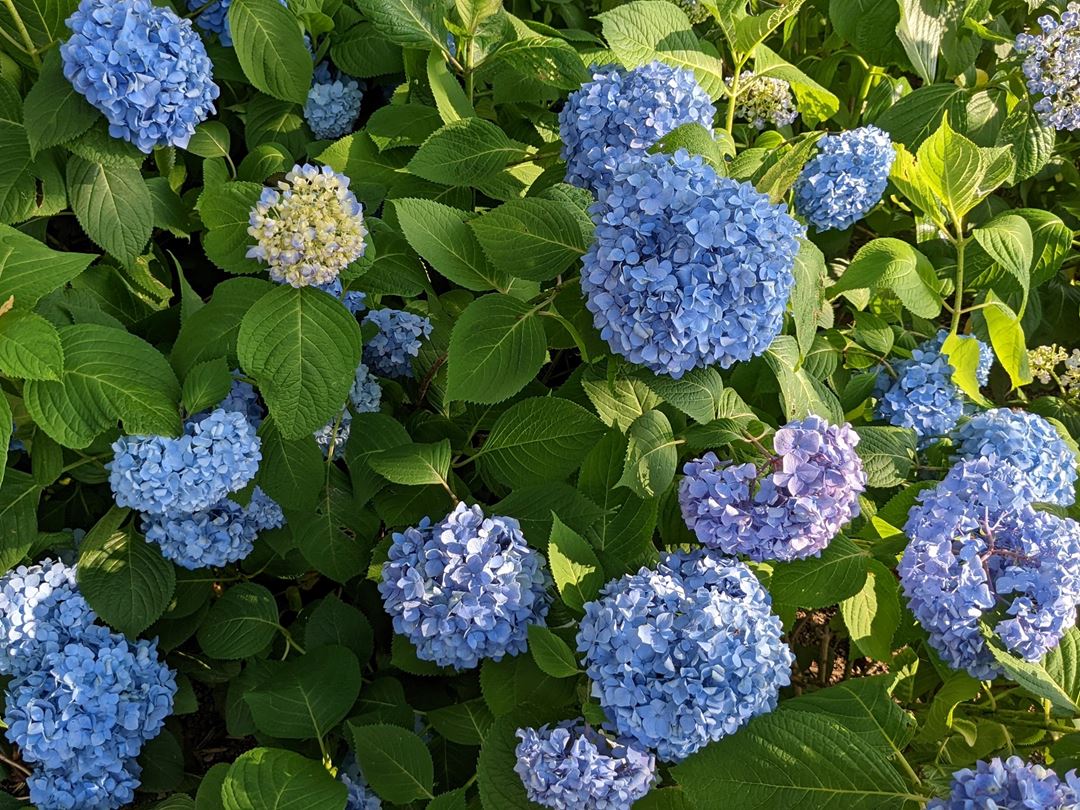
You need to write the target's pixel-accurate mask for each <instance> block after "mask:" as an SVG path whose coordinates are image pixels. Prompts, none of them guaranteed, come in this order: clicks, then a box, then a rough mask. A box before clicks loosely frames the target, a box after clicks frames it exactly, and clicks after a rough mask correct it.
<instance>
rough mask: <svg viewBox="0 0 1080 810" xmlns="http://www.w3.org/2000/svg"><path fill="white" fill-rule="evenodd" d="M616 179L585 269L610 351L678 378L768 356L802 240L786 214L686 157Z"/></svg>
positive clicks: (600, 211) (623, 168) (596, 210)
mask: <svg viewBox="0 0 1080 810" xmlns="http://www.w3.org/2000/svg"><path fill="white" fill-rule="evenodd" d="M613 178H614V179H613V181H612V184H611V187H610V190H609V193H608V195H607V196H606V198H605V199H604V201H603V202H602V203H598V204H596V205H595V206H594V207H593V209H592V214H593V220H594V222H595V223H596V238H595V241H594V242H593V244H592V246H591V247H590V248H589V250H588V252H587V253H586V254H585V257H584V260H583V266H582V270H581V288H582V290H583V292H584V293H585V303H586V306H587V307H588V309H589V311H590V312H592V314H593V323H594V325H595V326H596V328H597V329H599V330H600V336H601V337H602V338H603V339H604V340H606V341H607V342H608V345H609V346H610V347H611V350H612V351H613V352H615V353H616V354H619V355H621V356H623V357H625V358H627V359H628V360H630V361H631V362H633V363H638V364H641V365H644V366H646V367H647V368H649V369H651V370H652V371H654V372H656V373H657V374H668V375H670V376H671V377H673V378H675V379H678V378H680V377H681V376H682V375H683V374H685V373H686V372H687V371H689V370H691V369H694V368H703V367H705V366H710V365H719V366H720V367H721V368H729V367H730V366H731V365H732V364H733V363H735V362H737V361H740V360H749V359H750V358H751V357H754V356H756V355H759V354H761V353H762V352H764V351H765V350H766V349H767V348H768V347H769V344H771V343H772V341H773V338H775V337H776V335H777V334H778V333H779V332H780V328H781V326H782V325H783V318H784V308H785V307H786V306H787V301H788V298H789V296H790V294H791V288H792V285H793V283H794V277H793V276H792V267H793V266H794V263H795V254H796V253H798V250H799V241H798V237H799V236H801V235H802V229H801V227H800V226H799V225H798V224H797V223H796V222H795V220H793V219H792V218H791V217H790V216H788V214H787V212H786V209H785V208H784V207H783V206H780V205H774V204H773V203H771V202H769V198H768V197H766V196H765V195H764V194H760V193H758V192H757V191H755V190H754V187H753V186H752V185H750V184H749V183H739V182H737V181H735V180H732V179H730V178H727V177H719V176H717V174H716V172H715V171H714V170H713V169H712V168H711V167H710V166H709V165H707V164H706V163H704V162H703V161H702V159H701V158H700V157H697V156H694V157H691V156H690V155H689V154H688V153H687V152H685V151H683V150H680V151H679V152H677V153H676V154H675V155H665V154H657V155H649V156H646V157H644V158H642V159H641V160H640V161H636V162H627V163H623V164H621V165H620V166H619V167H618V168H617V169H616V170H615V171H614V175H613Z"/></svg>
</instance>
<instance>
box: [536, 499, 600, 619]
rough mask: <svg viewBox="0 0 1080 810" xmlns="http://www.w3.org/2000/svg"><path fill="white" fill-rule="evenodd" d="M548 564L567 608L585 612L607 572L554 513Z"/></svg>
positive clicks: (576, 535)
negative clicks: (587, 604) (587, 603)
mask: <svg viewBox="0 0 1080 810" xmlns="http://www.w3.org/2000/svg"><path fill="white" fill-rule="evenodd" d="M548 562H549V564H550V565H551V575H552V576H553V577H554V579H555V585H556V587H558V589H559V595H560V596H561V597H562V600H563V602H565V603H566V605H567V607H569V608H571V609H572V610H575V611H578V612H581V611H582V610H583V609H584V607H585V603H586V602H591V601H592V600H593V599H595V598H596V597H597V595H598V594H599V593H600V589H601V588H602V587H603V585H604V569H603V568H602V567H601V566H600V561H599V560H598V559H597V558H596V553H595V552H594V551H593V550H592V546H590V545H589V544H588V543H587V542H585V540H583V539H582V537H581V535H579V534H578V533H577V532H575V531H574V530H573V529H571V528H570V527H569V526H567V525H566V524H564V523H563V522H562V521H561V520H559V517H558V515H556V514H555V513H554V512H552V523H551V539H550V540H549V541H548Z"/></svg>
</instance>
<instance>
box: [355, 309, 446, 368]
mask: <svg viewBox="0 0 1080 810" xmlns="http://www.w3.org/2000/svg"><path fill="white" fill-rule="evenodd" d="M363 323H365V324H368V323H370V324H374V325H375V326H376V327H378V330H379V331H378V332H377V333H376V334H375V336H374V337H372V338H371V339H370V340H368V341H366V342H365V343H364V363H365V364H366V365H367V366H368V368H369V369H370V370H371V371H374V372H375V373H376V374H379V375H381V376H383V377H395V378H398V379H404V378H411V377H412V376H413V368H412V358H414V357H416V356H417V355H418V354H420V345H421V343H422V341H423V340H424V339H425V338H428V337H430V336H431V321H430V320H428V319H427V318H425V317H423V316H422V315H416V314H414V313H412V312H406V311H405V310H401V309H388V308H387V309H374V310H372V311H371V312H369V313H368V314H367V315H365V316H364V320H363Z"/></svg>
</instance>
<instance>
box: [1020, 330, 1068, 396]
mask: <svg viewBox="0 0 1080 810" xmlns="http://www.w3.org/2000/svg"><path fill="white" fill-rule="evenodd" d="M1028 365H1029V366H1030V367H1031V375H1032V376H1033V377H1034V378H1035V379H1036V380H1038V381H1039V382H1041V383H1042V384H1043V385H1056V386H1057V387H1058V389H1060V391H1061V393H1062V395H1063V396H1065V397H1067V398H1069V399H1077V398H1080V349H1073V350H1072V352H1068V351H1066V350H1065V349H1063V348H1062V347H1061V346H1058V345H1057V344H1056V343H1051V344H1050V345H1049V346H1039V347H1037V348H1035V349H1031V350H1029V351H1028Z"/></svg>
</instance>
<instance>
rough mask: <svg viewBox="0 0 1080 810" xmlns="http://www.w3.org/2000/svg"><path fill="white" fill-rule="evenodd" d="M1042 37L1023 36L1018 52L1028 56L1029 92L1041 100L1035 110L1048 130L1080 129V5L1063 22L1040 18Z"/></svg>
mask: <svg viewBox="0 0 1080 810" xmlns="http://www.w3.org/2000/svg"><path fill="white" fill-rule="evenodd" d="M1039 27H1040V28H1041V29H1042V33H1040V34H1028V33H1026V32H1025V33H1023V34H1020V35H1019V36H1018V37H1017V38H1016V50H1017V51H1019V52H1020V53H1023V54H1027V58H1025V59H1024V76H1025V78H1027V86H1028V92H1030V93H1031V94H1032V95H1035V94H1039V95H1041V96H1042V98H1040V99H1039V100H1038V101H1037V102H1035V105H1034V107H1033V108H1032V109H1034V110H1035V112H1037V113H1038V114H1039V117H1040V118H1041V119H1042V121H1043V123H1044V124H1046V126H1050V127H1053V128H1054V129H1061V130H1076V129H1080V3H1069V5H1068V6H1067V7H1066V10H1065V12H1064V13H1063V14H1062V15H1061V21H1060V22H1059V21H1058V20H1055V19H1054V18H1053V16H1052V15H1050V14H1046V15H1044V16H1042V17H1039Z"/></svg>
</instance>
